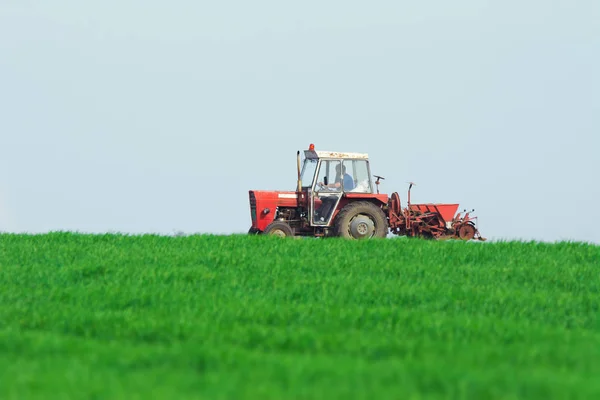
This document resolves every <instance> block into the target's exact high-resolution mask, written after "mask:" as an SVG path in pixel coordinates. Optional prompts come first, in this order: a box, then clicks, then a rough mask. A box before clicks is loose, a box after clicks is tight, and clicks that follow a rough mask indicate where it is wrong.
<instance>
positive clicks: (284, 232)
mask: <svg viewBox="0 0 600 400" xmlns="http://www.w3.org/2000/svg"><path fill="white" fill-rule="evenodd" d="M264 234H265V235H274V236H280V237H286V236H294V232H293V231H292V228H291V227H290V226H289V225H288V223H287V222H283V221H273V222H271V223H270V224H269V225H267V227H266V228H265V231H264Z"/></svg>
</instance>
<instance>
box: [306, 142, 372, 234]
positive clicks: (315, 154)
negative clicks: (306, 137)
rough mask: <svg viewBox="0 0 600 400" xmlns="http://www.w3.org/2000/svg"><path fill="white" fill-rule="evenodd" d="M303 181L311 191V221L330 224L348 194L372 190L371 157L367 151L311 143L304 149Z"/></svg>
mask: <svg viewBox="0 0 600 400" xmlns="http://www.w3.org/2000/svg"><path fill="white" fill-rule="evenodd" d="M300 185H301V187H302V191H306V192H307V193H308V196H307V200H308V216H309V219H310V225H312V226H330V225H331V221H332V219H333V218H334V217H335V214H336V210H339V208H340V207H339V206H340V202H342V201H344V198H346V197H348V194H371V193H373V184H372V182H371V171H370V168H369V157H368V155H367V154H364V153H338V152H330V151H316V150H315V149H314V145H312V144H311V145H310V147H309V149H308V150H305V151H304V165H303V167H302V172H301V175H300Z"/></svg>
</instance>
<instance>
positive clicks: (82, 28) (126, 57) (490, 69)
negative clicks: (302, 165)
mask: <svg viewBox="0 0 600 400" xmlns="http://www.w3.org/2000/svg"><path fill="white" fill-rule="evenodd" d="M599 71H600V1H598V0H557V1H551V0H528V1H523V0H519V1H517V0H508V1H485V0H457V1H451V2H450V1H442V0H439V1H435V0H433V1H411V2H407V1H400V0H390V1H370V2H367V1H349V0H344V1H341V0H332V1H310V0H309V1H304V2H300V3H298V2H287V1H281V0H279V1H275V0H272V1H267V0H255V1H197V0H196V1H191V0H190V1H170V2H166V1H161V2H159V1H151V0H145V1H142V0H138V1H133V0H118V1H117V0H103V1H75V0H53V1H42V0H39V1H35V0H0V231H10V232H35V233H37V232H47V231H53V230H70V231H82V232H128V233H142V232H157V233H165V234H171V233H173V232H175V231H183V232H186V233H208V232H210V233H224V234H227V233H241V232H246V231H247V230H248V227H249V226H250V214H249V205H248V190H249V189H282V190H290V189H293V188H294V187H295V179H296V161H295V154H296V151H297V150H303V149H305V148H307V147H308V145H309V143H315V146H316V148H317V149H320V150H333V151H351V152H365V153H368V154H369V156H370V160H371V169H372V172H373V173H374V174H377V175H382V176H384V177H385V178H386V179H385V181H384V182H383V184H382V185H381V189H382V191H383V192H386V193H391V192H394V191H398V192H399V193H400V195H401V197H402V199H403V201H405V199H406V189H407V182H408V181H414V182H416V183H417V186H416V187H415V188H414V189H413V192H412V198H413V202H458V203H460V204H461V208H475V210H476V214H477V215H478V216H479V223H480V230H481V232H482V234H483V235H484V236H487V237H489V238H492V239H518V240H544V241H557V240H578V241H589V242H595V243H600V178H599V177H598V174H599V171H600V156H599V153H600V78H599V74H600V73H599Z"/></svg>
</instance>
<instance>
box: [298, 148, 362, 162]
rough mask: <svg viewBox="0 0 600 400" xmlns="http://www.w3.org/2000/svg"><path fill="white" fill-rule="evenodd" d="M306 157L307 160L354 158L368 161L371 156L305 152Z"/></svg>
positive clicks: (331, 152) (335, 152)
mask: <svg viewBox="0 0 600 400" xmlns="http://www.w3.org/2000/svg"><path fill="white" fill-rule="evenodd" d="M304 157H306V158H336V159H340V158H345V159H346V158H354V159H360V160H367V159H368V158H369V155H368V154H366V153H340V152H337V151H315V150H304Z"/></svg>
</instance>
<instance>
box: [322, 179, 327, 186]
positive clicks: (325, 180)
mask: <svg viewBox="0 0 600 400" xmlns="http://www.w3.org/2000/svg"><path fill="white" fill-rule="evenodd" d="M323 183H324V184H325V185H327V177H324V178H323Z"/></svg>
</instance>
